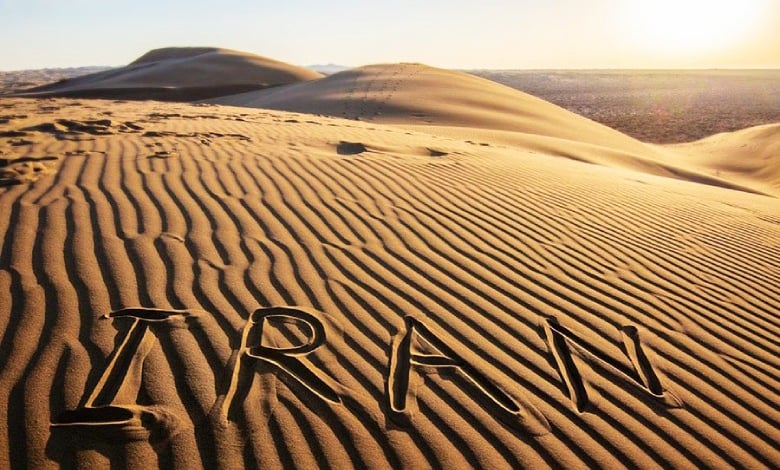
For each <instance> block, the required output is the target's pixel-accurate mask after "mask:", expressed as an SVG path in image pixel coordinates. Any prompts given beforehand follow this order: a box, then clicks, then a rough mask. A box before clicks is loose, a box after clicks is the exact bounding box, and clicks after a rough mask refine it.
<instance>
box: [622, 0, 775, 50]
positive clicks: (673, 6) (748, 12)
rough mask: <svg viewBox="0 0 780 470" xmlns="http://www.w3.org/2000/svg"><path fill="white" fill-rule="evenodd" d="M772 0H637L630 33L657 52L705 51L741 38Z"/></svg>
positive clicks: (633, 8) (719, 47)
mask: <svg viewBox="0 0 780 470" xmlns="http://www.w3.org/2000/svg"><path fill="white" fill-rule="evenodd" d="M769 1H773V0H637V1H635V2H633V7H632V8H631V11H630V16H631V21H630V22H629V23H630V25H631V31H630V33H629V34H631V37H632V38H633V39H634V40H636V41H637V42H639V43H640V44H642V45H643V46H644V47H645V48H647V49H649V50H655V51H658V52H677V53H691V52H706V51H713V50H717V49H721V48H723V47H728V46H729V45H732V44H736V43H738V42H740V41H741V40H743V39H744V38H745V37H746V36H747V34H748V33H749V32H750V31H751V29H753V28H756V27H757V26H758V24H759V22H760V21H761V16H762V13H764V12H765V11H766V6H767V4H768V2H769Z"/></svg>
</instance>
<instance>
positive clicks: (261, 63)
mask: <svg viewBox="0 0 780 470" xmlns="http://www.w3.org/2000/svg"><path fill="white" fill-rule="evenodd" d="M321 76H322V75H321V74H319V73H317V72H314V71H312V70H308V69H305V68H303V67H297V66H294V65H290V64H286V63H284V62H279V61H276V60H273V59H268V58H265V57H261V56H257V55H254V54H249V53H245V52H238V51H233V50H229V49H219V48H212V47H168V48H163V49H156V50H153V51H150V52H148V53H146V54H144V55H143V56H141V57H140V58H138V59H137V60H135V61H133V62H132V63H130V64H129V65H127V66H125V67H120V68H116V69H111V70H107V71H104V72H98V73H94V74H90V75H86V76H81V77H76V78H72V79H69V80H65V81H62V82H58V83H53V84H50V85H45V86H41V87H38V88H34V89H31V90H26V91H25V92H24V93H23V94H25V95H27V96H39V97H42V96H69V97H84V98H119V99H156V100H166V101H191V100H196V99H204V98H208V97H213V96H221V95H226V94H230V93H238V92H242V91H248V90H257V89H262V88H267V87H271V86H277V85H285V84H289V83H295V82H299V81H304V80H313V79H316V78H319V77H321Z"/></svg>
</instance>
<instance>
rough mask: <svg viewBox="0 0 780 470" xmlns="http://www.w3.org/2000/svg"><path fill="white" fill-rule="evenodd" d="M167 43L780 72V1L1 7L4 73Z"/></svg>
mask: <svg viewBox="0 0 780 470" xmlns="http://www.w3.org/2000/svg"><path fill="white" fill-rule="evenodd" d="M167 46H216V47H225V48H229V49H237V50H241V51H246V52H251V53H255V54H258V55H262V56H266V57H271V58H274V59H277V60H281V61H284V62H289V63H293V64H298V65H310V64H325V63H336V64H341V65H346V66H359V65H365V64H370V63H389V62H422V63H426V64H429V65H433V66H438V67H445V68H459V69H476V68H484V69H545V68H552V69H599V68H644V69H659V68H661V69H664V68H780V0H514V1H511V0H503V1H498V0H482V1H465V0H446V1H444V0H427V1H426V0H416V1H409V0H399V1H393V2H381V3H380V2H371V1H353V0H328V1H310V0H272V1H266V0H254V1H230V0H224V1H202V0H172V1H165V0H156V1H150V0H134V1H130V2H128V1H113V0H0V70H4V71H8V70H23V69H33V68H44V67H72V66H86V65H111V66H114V65H123V64H126V63H129V62H131V61H132V60H134V59H135V58H137V57H139V56H141V55H142V54H143V53H144V52H146V51H148V50H150V49H155V48H159V47H167Z"/></svg>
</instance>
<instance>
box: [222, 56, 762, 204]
mask: <svg viewBox="0 0 780 470" xmlns="http://www.w3.org/2000/svg"><path fill="white" fill-rule="evenodd" d="M208 102H209V103H216V104H223V105H230V106H243V107H253V108H265V109H276V110H282V111H294V112H301V113H308V114H324V115H328V116H334V117H343V118H347V119H355V120H360V121H365V122H376V123H383V124H393V125H396V126H399V127H404V128H407V129H412V130H415V131H420V132H427V133H430V134H435V135H439V136H447V137H452V138H456V139H461V140H464V141H470V142H484V143H486V145H488V143H490V144H493V145H496V144H498V145H506V146H514V147H518V148H520V149H523V150H534V151H536V152H539V153H541V154H544V155H551V156H556V157H563V158H567V159H572V160H577V161H582V162H588V163H594V164H599V165H605V166H611V167H617V168H624V169H631V170H635V171H641V172H643V173H648V174H652V175H658V176H665V177H671V178H677V179H684V180H688V181H696V182H699V183H702V184H709V185H713V186H720V187H726V188H731V189H739V190H743V191H749V192H764V191H762V190H761V189H755V188H753V187H751V186H750V185H747V186H745V185H742V184H740V183H735V182H732V181H729V180H727V179H723V178H719V177H718V176H716V175H714V174H711V172H709V171H707V170H706V169H705V170H703V171H700V170H699V169H698V168H697V167H694V166H689V167H683V166H680V165H679V164H678V161H677V156H676V154H674V153H673V152H672V153H670V152H668V151H667V149H665V148H661V147H658V146H654V145H649V144H645V143H643V142H640V141H638V140H636V139H634V138H633V137H630V136H628V135H626V134H623V133H621V132H619V131H616V130H614V129H611V128H609V127H607V126H604V125H602V124H599V123H597V122H595V121H591V120H590V119H587V118H585V117H583V116H580V115H577V114H574V113H572V112H570V111H567V110H565V109H563V108H561V107H559V106H557V105H554V104H552V103H550V102H547V101H544V100H542V99H539V98H536V97H534V96H531V95H529V94H526V93H523V92H520V91H518V90H515V89H513V88H509V87H507V86H504V85H501V84H498V83H496V82H492V81H490V80H486V79H483V78H479V77H476V76H474V75H471V74H467V73H463V72H456V71H451V70H443V69H437V68H434V67H430V66H427V65H423V64H408V63H402V64H381V65H369V66H364V67H359V68H356V69H351V70H347V71H344V72H340V73H336V74H334V75H330V76H328V77H325V78H322V79H319V80H315V81H309V82H304V83H297V84H292V85H288V86H284V87H279V88H274V89H268V90H258V91H251V92H247V93H241V94H237V95H234V96H223V97H217V98H213V99H209V100H208Z"/></svg>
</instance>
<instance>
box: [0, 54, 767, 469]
mask: <svg viewBox="0 0 780 470" xmlns="http://www.w3.org/2000/svg"><path fill="white" fill-rule="evenodd" d="M150 54H151V55H150V56H146V59H144V60H140V62H138V63H134V64H131V65H129V66H128V67H127V68H124V69H120V70H119V71H117V70H116V69H112V70H113V71H108V72H98V73H97V74H95V75H90V76H87V77H80V78H76V79H72V80H66V81H65V82H62V83H60V84H59V85H57V86H52V87H49V88H45V89H38V90H33V91H31V92H29V93H28V94H27V96H25V97H4V98H2V99H0V165H1V166H0V293H2V298H1V299H2V300H0V404H2V405H0V414H2V416H0V423H2V424H0V467H2V468H36V469H38V468H84V469H88V468H153V467H165V468H188V469H195V468H226V469H232V468H262V469H265V468H302V469H312V468H337V469H342V468H359V469H363V468H472V467H479V468H535V469H542V468H734V467H737V468H756V469H758V468H776V467H777V463H778V462H780V450H778V448H779V447H780V433H779V432H778V422H779V421H780V411H778V403H779V402H780V374H779V371H780V356H779V355H778V343H780V316H779V315H778V312H780V203H778V197H779V196H780V125H779V124H764V125H761V126H758V127H752V128H749V129H744V130H740V131H736V132H732V133H727V134H718V135H715V136H711V137H708V138H706V139H704V140H700V141H696V142H689V143H685V144H679V145H670V146H660V145H653V144H648V143H645V142H642V141H640V140H637V139H635V138H633V137H630V136H628V135H626V134H623V133H621V132H619V131H617V130H614V129H611V128H609V127H606V126H604V125H602V124H599V123H596V122H594V121H591V120H589V119H586V118H584V117H582V116H579V115H577V114H574V113H572V112H569V111H566V110H564V109H562V108H560V107H558V106H556V105H553V104H551V103H549V102H547V101H544V100H542V99H539V98H536V97H533V96H530V95H527V94H525V93H522V92H520V91H517V90H514V89H511V88H508V87H505V86H502V85H499V84H497V83H494V82H490V81H487V80H484V79H481V78H477V77H474V76H472V75H467V74H464V73H460V72H452V71H446V70H439V69H434V68H432V67H427V66H424V65H420V64H385V65H374V66H368V67H361V68H358V69H353V70H347V71H345V72H341V73H338V74H334V75H331V76H328V77H321V76H319V75H318V74H313V73H309V72H307V71H304V70H302V69H299V68H296V67H294V66H289V65H287V64H283V63H280V62H277V61H270V60H269V59H264V58H259V57H250V56H247V55H245V54H243V53H236V52H235V51H227V50H222V49H197V50H181V49H164V50H161V51H153V52H152V53H150ZM142 59H143V58H142ZM239 65H240V66H239ZM192 70H199V71H201V72H200V73H201V75H200V76H201V77H206V79H205V81H198V80H194V79H193V74H192V73H191V71H192ZM225 70H230V71H231V72H230V73H224V72H225ZM204 71H205V72H204ZM203 74H205V75H203ZM220 77H222V78H223V79H224V80H222V81H220ZM258 77H261V78H263V79H262V80H261V79H258ZM228 78H230V80H232V81H230V80H228ZM282 82H283V83H282ZM252 83H254V84H255V85H257V86H254V87H253V88H252V89H247V88H245V87H246V86H247V85H249V84H252ZM258 84H259V85H258ZM236 87H238V88H239V89H240V91H243V93H239V94H233V95H230V96H224V95H214V93H216V92H219V91H220V90H222V91H224V90H231V91H236V89H237V88H236ZM150 94H152V95H154V96H155V97H157V98H158V99H166V100H173V99H176V98H181V97H183V96H189V97H190V98H192V99H201V98H202V97H203V96H204V94H205V95H208V99H206V100H205V101H198V102H190V103H176V102H161V101H144V100H136V98H148V97H149V95H150ZM62 96H66V97H62ZM96 96H100V97H102V98H104V99H97V98H96ZM106 98H107V99H106Z"/></svg>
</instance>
